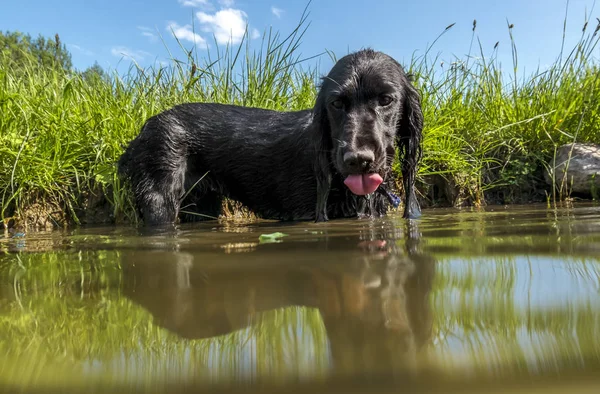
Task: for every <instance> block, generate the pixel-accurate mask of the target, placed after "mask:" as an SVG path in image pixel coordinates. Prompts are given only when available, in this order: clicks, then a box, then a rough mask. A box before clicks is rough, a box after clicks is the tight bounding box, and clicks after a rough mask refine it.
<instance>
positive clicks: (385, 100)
mask: <svg viewBox="0 0 600 394" xmlns="http://www.w3.org/2000/svg"><path fill="white" fill-rule="evenodd" d="M392 101H394V99H393V98H392V96H388V95H387V94H386V95H383V96H379V105H381V106H382V107H386V106H388V105H390V104H391V103H392Z"/></svg>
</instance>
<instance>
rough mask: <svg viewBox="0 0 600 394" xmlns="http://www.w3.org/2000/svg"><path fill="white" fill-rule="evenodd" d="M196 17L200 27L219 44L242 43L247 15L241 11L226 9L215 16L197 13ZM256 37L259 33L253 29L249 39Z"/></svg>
mask: <svg viewBox="0 0 600 394" xmlns="http://www.w3.org/2000/svg"><path fill="white" fill-rule="evenodd" d="M196 16H197V17H198V20H199V21H200V24H201V25H202V29H203V30H204V31H206V32H210V33H212V34H214V36H215V38H216V40H217V43H219V44H226V43H228V42H231V43H232V44H237V43H239V42H240V41H242V38H243V37H244V33H245V32H246V24H247V23H248V15H247V14H246V13H245V12H244V11H242V10H237V9H234V8H226V9H223V10H220V11H217V12H216V13H215V14H207V13H205V12H198V13H196ZM258 36H260V33H258V31H257V30H256V29H253V30H252V31H251V34H250V37H251V38H257V37H258Z"/></svg>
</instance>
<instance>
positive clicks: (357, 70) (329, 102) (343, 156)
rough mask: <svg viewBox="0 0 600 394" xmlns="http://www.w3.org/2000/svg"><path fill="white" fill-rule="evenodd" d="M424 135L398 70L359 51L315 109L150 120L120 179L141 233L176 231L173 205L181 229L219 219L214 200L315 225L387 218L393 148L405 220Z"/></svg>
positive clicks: (170, 114)
mask: <svg viewBox="0 0 600 394" xmlns="http://www.w3.org/2000/svg"><path fill="white" fill-rule="evenodd" d="M422 128H423V115H422V112H421V107H420V97H419V95H418V93H417V91H416V90H415V89H414V87H413V86H412V85H411V83H410V81H409V79H408V77H407V75H406V74H405V73H404V70H403V69H402V67H401V66H400V64H399V63H398V62H396V61H395V60H394V59H392V58H391V57H389V56H388V55H385V54H383V53H380V52H375V51H373V50H370V49H367V50H362V51H359V52H356V53H353V54H350V55H347V56H345V57H343V58H341V59H340V60H339V61H338V62H337V63H336V64H335V65H334V67H333V69H332V70H331V72H330V73H329V75H328V76H327V77H325V78H324V79H323V83H322V86H321V89H320V92H319V94H318V97H317V100H316V105H315V107H314V108H313V109H312V110H304V111H296V112H277V111H271V110H264V109H258V108H248V107H240V106H232V105H223V104H215V103H189V104H181V105H177V106H175V107H173V108H171V109H169V110H167V111H164V112H162V113H160V114H158V115H156V116H153V117H151V118H150V119H149V120H148V121H147V122H146V124H145V125H144V126H143V128H142V130H141V133H140V134H139V136H138V137H137V138H135V139H134V140H133V141H132V142H131V144H130V145H129V147H128V148H127V150H126V151H125V153H124V154H123V156H122V157H121V158H120V160H119V172H120V173H121V174H122V175H125V176H127V177H128V178H129V179H130V181H131V184H132V187H133V192H134V195H135V199H136V204H137V207H138V209H139V211H140V213H141V215H142V218H143V219H144V222H145V223H146V224H148V225H154V224H167V223H173V222H175V221H176V220H177V218H178V215H179V210H180V205H181V206H183V207H186V208H185V210H186V211H188V212H190V211H191V213H192V215H189V214H188V215H187V217H185V219H191V220H193V219H197V218H198V217H204V216H205V215H208V216H212V217H216V216H218V215H219V214H220V211H221V203H222V199H223V197H229V198H231V199H233V200H236V201H239V202H241V203H242V204H244V205H245V206H246V207H248V208H249V209H250V210H252V211H253V212H254V213H255V214H257V215H258V216H259V217H263V218H269V219H280V220H315V221H317V222H320V221H326V220H328V218H340V217H356V216H363V215H367V216H381V215H384V214H385V213H386V212H387V207H388V204H389V203H390V202H391V200H393V199H394V196H393V194H391V193H389V191H388V189H389V188H390V187H391V186H392V185H390V184H389V182H390V181H391V179H390V178H391V176H390V173H391V166H392V162H393V160H394V155H395V153H396V148H397V150H398V154H399V159H400V163H401V168H402V178H403V185H404V192H405V210H404V217H406V218H412V217H416V216H418V215H419V214H420V208H419V205H418V203H417V200H416V196H415V191H414V183H415V174H416V171H417V164H418V163H419V161H420V159H421V146H420V145H421V139H422ZM184 196H186V197H185V199H184V198H183V197H184ZM190 207H191V208H190ZM182 210H183V209H182Z"/></svg>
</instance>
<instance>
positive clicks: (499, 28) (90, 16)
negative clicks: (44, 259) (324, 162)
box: [0, 0, 600, 72]
mask: <svg viewBox="0 0 600 394" xmlns="http://www.w3.org/2000/svg"><path fill="white" fill-rule="evenodd" d="M459 3H460V0H457V1H443V0H421V1H414V0H413V1H402V0H377V1H358V0H326V1H324V0H313V1H312V3H311V4H310V6H309V12H310V15H309V21H310V23H311V26H310V27H309V30H308V32H307V33H306V35H305V37H304V39H303V42H302V46H301V47H300V50H301V53H302V56H303V57H310V56H314V55H317V54H319V53H321V52H323V51H325V50H330V51H333V52H334V53H335V54H336V55H337V56H338V57H339V56H342V55H344V54H346V53H347V52H348V51H353V50H356V49H360V48H363V47H373V48H375V49H377V50H382V51H384V52H387V53H389V54H390V55H392V56H393V57H395V58H396V59H398V60H399V61H401V62H406V61H408V60H409V59H410V58H411V56H412V55H413V53H416V54H420V53H422V52H423V51H424V50H425V49H426V47H427V45H428V44H429V43H431V42H432V41H433V40H435V38H436V37H437V36H438V35H439V34H440V33H441V32H442V31H443V30H444V28H445V27H446V26H448V25H450V24H452V23H456V25H455V26H454V27H453V28H452V29H451V30H450V31H449V32H448V33H447V34H446V35H444V36H443V37H442V39H440V40H439V41H438V42H437V43H436V45H435V47H434V52H435V53H436V54H437V53H438V52H439V53H440V56H441V59H442V60H444V61H445V62H446V63H448V62H451V61H452V60H453V58H454V56H458V57H463V56H464V55H465V54H466V53H467V52H468V50H469V44H470V40H471V33H472V31H471V29H472V24H473V19H476V20H477V30H476V34H477V36H478V37H479V38H480V40H481V43H482V45H483V47H484V50H485V52H486V55H489V54H490V53H491V51H492V48H493V46H494V44H495V43H496V42H497V41H499V42H500V44H499V47H498V57H499V59H501V61H502V62H503V65H504V67H506V68H508V66H509V65H510V58H511V57H510V53H511V52H510V51H511V50H510V42H509V37H508V30H507V20H508V21H509V22H510V23H512V24H514V29H513V34H514V36H515V39H516V43H517V48H518V51H519V62H520V65H521V67H520V72H523V71H524V70H523V67H525V68H526V70H525V71H526V72H529V71H533V70H534V69H535V68H536V67H537V66H538V65H540V66H542V67H543V66H545V65H547V64H550V63H552V62H553V61H554V59H555V58H556V56H557V55H558V53H559V50H560V43H561V38H562V27H563V19H564V16H565V9H566V4H567V3H566V0H503V1H489V0H463V3H462V5H458V4H459ZM306 4H307V1H305V0H302V1H299V0H289V1H283V0H161V1H158V0H148V1H141V0H132V1H127V0H121V1H116V0H85V1H84V0H55V1H42V0H2V6H1V7H0V8H1V10H0V29H2V30H3V31H7V30H8V31H15V30H19V31H22V32H27V33H30V34H31V35H33V36H37V35H38V34H42V35H45V36H50V37H52V36H54V34H55V33H59V35H60V37H61V39H62V41H63V42H64V43H66V44H67V46H68V48H69V50H70V51H71V52H72V56H73V63H74V66H75V67H76V68H78V69H85V68H86V67H88V66H90V65H92V64H93V63H94V61H98V62H99V63H100V65H102V66H103V67H105V68H115V67H117V66H118V68H119V69H124V68H125V65H127V64H128V63H129V61H130V59H131V58H133V59H135V60H136V61H137V62H138V63H139V64H141V65H142V66H149V65H151V64H153V63H155V62H158V61H165V60H166V59H167V58H168V53H167V50H166V48H165V44H166V46H167V47H168V48H169V49H171V51H172V52H173V53H174V55H175V56H176V57H180V58H183V53H182V52H181V50H180V49H179V48H178V46H177V44H176V42H175V39H174V37H173V35H172V31H174V32H175V33H176V35H177V36H178V37H179V38H180V40H181V41H182V42H183V43H184V45H186V46H190V45H192V43H193V42H194V41H195V42H196V43H197V44H198V45H199V46H200V47H201V48H204V46H205V45H206V44H207V43H208V45H210V46H212V47H214V38H213V35H214V36H215V37H216V39H217V40H218V41H219V42H220V43H221V44H222V43H225V42H226V41H227V40H233V42H234V43H236V42H237V41H238V40H239V38H240V35H241V33H242V31H243V28H244V26H245V24H246V23H248V25H249V28H250V32H251V36H252V37H253V45H254V46H255V47H258V45H259V44H260V36H261V34H262V33H263V32H264V31H265V30H266V29H268V28H269V27H271V26H272V27H273V29H274V30H278V31H280V32H281V33H282V35H286V34H287V33H289V32H290V31H291V30H292V29H293V27H294V26H295V25H296V24H297V22H298V20H299V18H300V16H301V14H302V10H303V9H304V8H305V6H306ZM586 12H587V13H588V15H589V16H590V19H591V21H590V28H591V29H593V28H595V26H596V24H597V22H596V19H595V18H596V17H598V16H600V13H599V12H598V11H597V8H594V1H593V0H571V1H570V3H569V9H568V25H567V42H568V43H571V44H572V43H574V42H576V41H577V40H578V38H579V36H580V34H581V28H582V25H583V22H584V17H585V14H586ZM192 25H193V26H194V31H192V28H191V27H192ZM159 35H162V39H163V40H164V42H163V41H162V40H161V39H160V38H159ZM200 53H202V51H201V52H200ZM596 53H598V52H596ZM123 56H125V58H123ZM311 62H312V63H311V65H316V64H317V60H312V61H311ZM330 66H331V60H329V58H328V57H327V56H323V57H322V58H321V60H320V67H321V69H320V71H321V72H326V71H327V70H328V68H329V67H330Z"/></svg>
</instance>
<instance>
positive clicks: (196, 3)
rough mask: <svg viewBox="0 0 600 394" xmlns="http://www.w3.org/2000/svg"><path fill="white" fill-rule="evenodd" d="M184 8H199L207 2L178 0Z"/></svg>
mask: <svg viewBox="0 0 600 394" xmlns="http://www.w3.org/2000/svg"><path fill="white" fill-rule="evenodd" d="M178 1H179V4H181V5H182V6H184V7H201V6H205V5H208V4H209V3H208V0H178Z"/></svg>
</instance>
